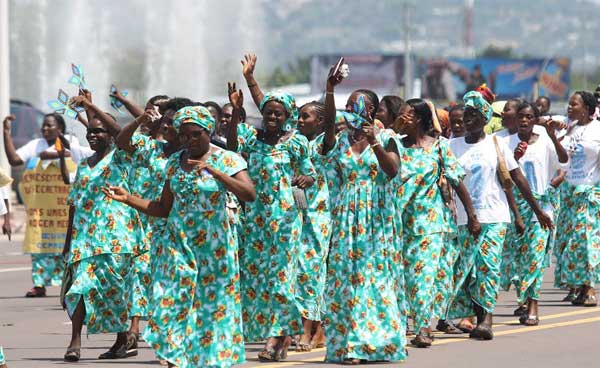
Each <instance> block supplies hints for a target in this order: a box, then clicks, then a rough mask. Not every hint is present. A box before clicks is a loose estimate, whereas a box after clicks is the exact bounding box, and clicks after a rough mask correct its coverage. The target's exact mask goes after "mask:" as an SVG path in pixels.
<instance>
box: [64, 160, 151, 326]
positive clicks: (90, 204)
mask: <svg viewBox="0 0 600 368" xmlns="http://www.w3.org/2000/svg"><path fill="white" fill-rule="evenodd" d="M106 185H114V186H120V187H123V188H126V189H128V185H127V174H126V172H125V171H124V170H122V166H121V162H119V160H118V159H117V157H116V156H115V151H114V150H113V151H111V152H110V153H109V154H107V155H106V156H105V157H104V158H103V159H102V160H101V161H100V162H98V163H97V164H96V166H94V167H90V166H89V165H88V161H87V160H83V161H82V162H81V163H80V164H79V167H78V170H77V176H76V178H75V182H74V183H73V185H72V187H71V192H70V193H69V196H68V198H67V203H68V204H69V205H70V206H73V207H74V208H75V215H74V217H73V230H72V233H71V249H70V252H69V256H68V259H67V263H68V265H69V266H70V267H72V268H73V285H72V286H71V288H70V289H69V291H68V292H67V295H66V297H65V303H66V306H67V311H68V313H69V315H70V316H72V315H73V313H74V311H75V308H76V307H77V304H78V303H79V300H80V299H83V302H84V303H85V310H86V316H85V324H86V325H87V331H88V333H92V334H94V333H103V332H123V331H125V330H126V329H127V324H126V323H127V320H128V319H129V313H128V311H129V309H130V307H131V306H130V305H128V304H129V303H128V301H130V288H131V283H132V276H133V273H132V272H131V271H132V266H133V262H134V258H135V257H137V256H139V255H140V254H142V253H144V252H146V251H147V242H146V239H145V236H144V234H143V232H141V231H139V229H140V228H141V222H140V219H139V216H138V214H137V211H135V210H134V209H132V208H131V207H128V206H126V205H124V204H122V203H119V202H117V201H113V200H111V199H110V198H107V197H106V196H105V195H104V193H102V191H101V188H103V187H105V186H106Z"/></svg>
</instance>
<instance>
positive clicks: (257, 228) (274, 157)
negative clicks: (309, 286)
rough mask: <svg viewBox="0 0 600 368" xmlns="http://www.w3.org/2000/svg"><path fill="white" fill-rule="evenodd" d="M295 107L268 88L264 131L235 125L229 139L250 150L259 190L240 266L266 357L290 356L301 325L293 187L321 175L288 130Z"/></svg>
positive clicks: (252, 329)
mask: <svg viewBox="0 0 600 368" xmlns="http://www.w3.org/2000/svg"><path fill="white" fill-rule="evenodd" d="M233 88H234V89H235V86H233ZM230 90H231V88H230ZM294 110H296V106H295V103H294V102H293V99H292V98H290V95H289V94H287V93H279V92H274V93H267V94H266V95H265V96H264V98H263V100H262V101H261V103H260V111H261V112H262V116H263V127H264V128H263V129H260V130H258V129H256V128H254V127H252V126H251V125H248V124H239V125H238V124H237V123H236V124H233V123H232V124H231V126H230V128H229V133H228V137H227V147H228V148H229V149H230V150H234V151H238V152H241V153H243V154H245V155H247V157H248V170H249V172H250V177H251V178H252V180H253V182H254V183H255V184H256V192H257V195H258V200H257V201H255V202H253V203H250V204H248V205H247V206H246V208H245V221H244V231H243V236H242V237H243V239H244V243H243V245H242V246H241V247H240V269H241V285H242V301H243V321H244V337H245V338H246V340H247V341H258V340H263V339H267V342H266V345H265V348H264V349H263V350H262V351H261V352H260V353H259V359H260V360H262V361H273V360H282V359H285V358H286V356H287V348H288V347H289V345H290V343H291V336H293V335H298V334H299V333H300V332H301V326H302V318H301V317H302V314H301V310H302V306H301V304H300V302H299V299H298V298H297V295H296V288H297V286H296V284H297V279H296V278H297V266H298V256H299V254H298V252H299V247H300V234H301V231H302V218H301V216H300V213H299V211H298V208H297V207H296V205H295V203H294V196H293V194H292V186H293V185H296V186H297V187H298V188H300V189H305V188H308V187H309V186H311V185H312V184H313V182H314V180H315V177H316V173H315V170H314V167H313V165H312V163H311V161H310V152H309V148H308V140H307V139H306V137H304V136H303V135H301V134H299V133H298V132H297V131H295V130H291V131H285V130H283V127H284V126H285V125H289V124H291V123H290V122H288V120H289V119H290V118H292V117H293V116H294V115H295V114H297V113H294ZM295 169H296V173H297V175H296V176H295V177H294V172H295Z"/></svg>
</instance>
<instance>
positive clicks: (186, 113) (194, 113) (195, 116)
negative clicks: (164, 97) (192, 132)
mask: <svg viewBox="0 0 600 368" xmlns="http://www.w3.org/2000/svg"><path fill="white" fill-rule="evenodd" d="M183 124H196V125H199V126H201V127H202V128H204V129H206V130H207V131H208V132H209V133H210V134H211V135H212V134H213V132H214V130H215V119H214V118H213V117H212V115H211V114H210V111H208V109H207V108H206V107H204V106H186V107H184V108H181V109H179V110H177V112H176V113H175V115H173V127H174V128H175V129H177V131H179V128H181V126H182V125H183Z"/></svg>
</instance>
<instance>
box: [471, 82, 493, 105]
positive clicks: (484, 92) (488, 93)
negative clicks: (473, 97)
mask: <svg viewBox="0 0 600 368" xmlns="http://www.w3.org/2000/svg"><path fill="white" fill-rule="evenodd" d="M475 91H477V92H479V93H481V96H483V98H484V99H485V100H486V101H487V102H488V103H489V104H493V103H494V101H495V100H496V95H495V94H494V92H492V90H491V89H489V87H488V86H487V84H485V83H484V84H482V85H481V86H479V87H477V88H475Z"/></svg>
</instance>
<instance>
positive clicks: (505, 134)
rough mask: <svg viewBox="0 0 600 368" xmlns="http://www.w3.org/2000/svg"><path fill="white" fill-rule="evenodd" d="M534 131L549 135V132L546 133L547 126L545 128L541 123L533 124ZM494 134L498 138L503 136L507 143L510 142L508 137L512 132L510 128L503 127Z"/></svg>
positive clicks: (538, 133)
mask: <svg viewBox="0 0 600 368" xmlns="http://www.w3.org/2000/svg"><path fill="white" fill-rule="evenodd" d="M533 132H534V133H535V134H537V135H540V136H542V135H543V136H546V137H547V136H548V133H546V128H544V127H543V126H541V125H534V126H533ZM494 135H495V136H496V137H498V138H502V139H504V142H505V143H507V142H508V137H510V136H511V134H510V132H509V131H508V129H503V130H501V131H499V132H496V133H494Z"/></svg>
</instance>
